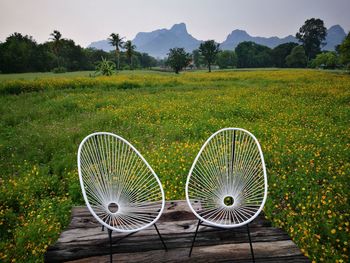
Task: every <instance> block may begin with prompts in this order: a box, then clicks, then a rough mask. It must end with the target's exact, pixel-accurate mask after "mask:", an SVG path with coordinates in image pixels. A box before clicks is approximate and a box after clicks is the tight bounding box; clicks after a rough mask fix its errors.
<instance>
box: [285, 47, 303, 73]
mask: <svg viewBox="0 0 350 263" xmlns="http://www.w3.org/2000/svg"><path fill="white" fill-rule="evenodd" d="M286 64H287V66H288V67H291V68H304V67H305V66H306V64H307V57H306V54H305V50H304V48H303V46H296V47H295V48H293V49H292V52H291V53H290V55H288V56H287V57H286Z"/></svg>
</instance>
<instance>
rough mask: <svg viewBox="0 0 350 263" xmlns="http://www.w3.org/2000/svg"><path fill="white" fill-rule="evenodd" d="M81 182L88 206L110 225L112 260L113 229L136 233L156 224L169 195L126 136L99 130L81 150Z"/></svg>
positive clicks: (103, 221) (95, 215) (79, 153)
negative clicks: (166, 194)
mask: <svg viewBox="0 0 350 263" xmlns="http://www.w3.org/2000/svg"><path fill="white" fill-rule="evenodd" d="M78 171H79V179H80V186H81V189H82V193H83V196H84V199H85V202H86V205H87V207H88V209H89V210H90V212H91V214H92V215H93V216H94V217H95V218H96V220H97V221H98V222H99V223H101V224H102V230H104V227H106V228H107V229H108V234H109V241H110V260H111V261H112V231H117V232H124V233H128V235H127V236H129V235H130V234H132V233H135V232H137V231H140V230H142V229H144V228H146V227H149V226H151V225H154V227H155V229H156V231H157V233H158V235H159V237H160V240H161V241H162V244H163V246H164V248H165V250H167V247H166V245H165V243H164V241H163V239H162V237H161V235H160V233H159V231H158V228H157V226H156V224H155V223H156V221H157V220H158V219H159V217H160V216H161V214H162V212H163V209H164V205H165V197H164V191H163V188H162V185H161V183H160V181H159V179H158V177H157V175H156V174H155V172H154V171H153V169H152V168H151V166H150V165H149V164H148V163H147V161H146V160H145V159H144V158H143V157H142V155H141V154H140V153H139V152H138V151H137V150H136V149H135V147H134V146H132V145H131V144H130V143H129V142H128V141H126V140H125V139H123V138H122V137H120V136H118V135H115V134H112V133H108V132H97V133H93V134H90V135H88V136H87V137H85V138H84V139H83V141H82V142H81V144H80V146H79V150H78Z"/></svg>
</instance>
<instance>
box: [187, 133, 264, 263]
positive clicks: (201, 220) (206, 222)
mask: <svg viewBox="0 0 350 263" xmlns="http://www.w3.org/2000/svg"><path fill="white" fill-rule="evenodd" d="M228 130H233V131H234V134H235V131H241V132H244V133H247V134H248V135H249V136H250V137H251V138H252V139H253V140H254V142H255V144H256V146H257V148H258V151H259V156H260V160H261V165H262V170H263V174H264V197H263V200H262V202H261V204H260V207H259V209H258V210H257V211H256V212H255V214H254V215H253V216H252V217H250V218H249V219H248V220H246V221H244V222H241V223H238V224H232V225H222V224H217V223H215V222H211V221H209V220H206V219H205V218H203V217H201V216H200V215H199V214H198V213H197V212H196V211H195V210H194V208H193V207H192V204H191V201H190V197H189V190H188V188H189V183H190V179H191V175H192V172H193V169H194V168H195V166H196V164H197V161H198V159H199V157H200V156H201V154H202V152H203V150H204V149H205V148H206V146H207V145H208V144H209V142H210V141H211V140H212V138H214V137H215V136H216V135H218V134H219V133H221V132H224V131H228ZM234 145H235V144H234ZM233 147H235V146H233ZM267 189H268V182H267V173H266V166H265V161H264V156H263V152H262V150H261V146H260V143H259V141H258V140H257V139H256V137H255V136H254V135H253V134H252V133H250V132H249V131H247V130H245V129H242V128H223V129H220V130H218V131H216V132H215V133H213V134H212V135H211V136H210V137H209V138H208V139H207V140H206V142H205V143H204V144H203V146H202V147H201V149H200V151H199V152H198V154H197V156H196V158H195V160H194V162H193V164H192V166H191V169H190V171H189V173H188V176H187V180H186V186H185V193H186V200H187V203H188V206H189V207H190V209H191V211H192V212H193V214H194V215H195V216H196V217H197V218H198V224H197V227H196V232H195V234H194V237H193V241H192V245H191V249H190V252H189V255H188V256H189V257H191V254H192V249H193V246H194V243H195V240H196V237H197V234H198V229H199V226H200V225H203V226H209V227H216V228H221V229H231V228H236V227H241V226H244V225H246V226H247V233H248V237H249V244H250V250H251V254H252V259H253V262H255V258H254V251H253V246H252V241H251V236H250V230H249V223H250V222H251V221H253V220H254V219H255V218H256V217H257V216H258V215H259V213H260V212H261V211H262V209H263V207H264V205H265V202H266V198H267Z"/></svg>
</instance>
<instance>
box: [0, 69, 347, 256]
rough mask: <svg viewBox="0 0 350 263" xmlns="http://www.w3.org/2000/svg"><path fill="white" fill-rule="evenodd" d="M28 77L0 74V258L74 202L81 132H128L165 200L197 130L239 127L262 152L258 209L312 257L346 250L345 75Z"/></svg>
mask: <svg viewBox="0 0 350 263" xmlns="http://www.w3.org/2000/svg"><path fill="white" fill-rule="evenodd" d="M76 74H78V75H79V74H80V73H76ZM33 76H34V75H33ZM55 77H56V75H55ZM36 78H37V77H33V78H32V80H28V81H27V80H24V81H15V80H6V81H3V82H2V83H1V85H0V91H1V90H2V91H3V92H2V93H1V92H0V93H1V94H2V95H0V134H1V136H0V170H1V172H2V175H1V179H0V260H3V261H5V262H7V261H9V262H10V261H11V260H10V259H12V258H14V259H16V260H17V261H22V262H31V261H32V262H34V261H37V260H39V261H40V260H42V255H43V253H44V252H45V250H46V248H47V246H48V245H49V244H51V243H53V242H55V240H56V238H57V237H58V235H59V232H60V231H61V230H62V229H63V227H64V226H65V225H66V224H67V223H68V221H69V216H70V207H71V206H72V205H73V204H83V200H82V196H81V194H80V188H79V182H78V175H77V167H76V153H77V148H78V145H79V143H80V142H81V140H82V139H83V138H84V137H85V136H86V135H88V134H89V133H92V132H95V131H109V132H113V133H116V134H119V135H121V136H123V137H124V138H126V139H127V140H129V141H130V142H131V143H132V144H133V145H135V146H136V148H137V149H138V150H139V151H140V152H141V154H143V156H144V157H145V158H146V159H147V160H148V161H149V163H150V165H151V166H152V167H153V168H154V170H155V172H156V173H157V174H158V176H159V177H160V180H161V181H162V184H163V186H164V189H165V193H166V198H167V199H168V200H170V199H184V184H185V180H186V176H187V173H188V171H189V169H190V166H191V164H192V162H193V160H194V158H195V155H196V154H197V152H198V151H199V149H200V147H201V145H202V144H203V143H204V142H205V140H206V139H207V137H208V136H210V134H212V133H213V132H215V131H216V130H218V129H220V128H223V127H241V128H245V129H247V130H249V131H251V132H252V133H253V134H254V135H255V136H256V137H257V139H258V140H259V141H260V143H261V146H262V149H263V152H264V155H265V161H266V165H267V171H268V180H269V194H268V200H267V203H266V206H265V209H264V210H265V213H266V215H267V217H268V218H269V219H270V220H271V221H272V222H273V223H274V224H275V225H277V226H279V227H282V228H284V229H285V230H286V231H287V232H288V233H289V235H290V236H291V237H292V239H293V240H294V241H295V242H296V243H297V244H298V246H299V247H300V248H301V249H302V251H303V253H304V254H305V255H307V256H309V257H310V258H311V259H312V260H315V261H318V262H319V261H325V262H326V261H328V262H335V261H336V260H343V262H347V261H348V254H349V253H348V251H349V243H348V242H349V241H348V240H349V227H350V226H349V208H350V205H349V174H350V173H349V172H350V164H349V160H350V153H349V152H350V151H349V148H350V144H349V141H350V131H349V128H350V127H349V119H350V107H349V106H350V76H349V75H346V74H332V73H329V72H324V71H314V70H268V71H262V70H254V71H223V72H221V71H217V72H213V73H210V74H209V73H206V72H195V73H190V72H189V73H184V74H180V75H179V76H175V75H174V74H170V73H158V72H147V71H141V72H139V71H132V72H123V73H120V74H119V75H117V76H115V77H111V78H94V79H92V78H84V77H81V75H80V76H79V78H71V77H68V76H67V77H66V78H62V79H58V78H43V79H36ZM35 79H36V80H35ZM71 86H74V88H72V87H71ZM9 87H10V88H9ZM4 91H5V92H4ZM8 91H16V92H13V93H14V95H12V94H9V93H11V92H9V93H8ZM339 262H341V261H339Z"/></svg>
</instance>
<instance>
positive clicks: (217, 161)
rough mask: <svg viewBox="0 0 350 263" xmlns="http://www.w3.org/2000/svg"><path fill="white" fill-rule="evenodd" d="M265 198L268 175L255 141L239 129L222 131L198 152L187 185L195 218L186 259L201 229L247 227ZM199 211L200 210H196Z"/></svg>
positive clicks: (251, 135)
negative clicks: (194, 228)
mask: <svg viewBox="0 0 350 263" xmlns="http://www.w3.org/2000/svg"><path fill="white" fill-rule="evenodd" d="M266 197H267V175H266V168H265V162H264V157H263V153H262V151H261V147H260V144H259V142H258V141H257V139H256V138H255V137H254V135H253V134H251V133H250V132H248V131H246V130H244V129H240V128H225V129H221V130H219V131H217V132H215V133H214V134H213V135H211V136H210V137H209V139H208V140H207V141H206V142H205V143H204V145H203V146H202V148H201V149H200V151H199V153H198V155H197V157H196V158H195V160H194V162H193V165H192V167H191V169H190V172H189V175H188V177H187V181H186V199H187V202H188V205H189V206H190V208H191V210H192V212H193V213H194V214H195V215H196V217H197V218H198V224H197V228H196V232H195V235H194V238H193V242H192V246H191V250H190V253H189V256H191V254H192V249H193V246H194V243H195V239H196V236H197V232H198V228H199V226H200V225H206V224H207V225H208V226H213V227H219V228H234V227H240V226H243V225H246V226H247V231H248V237H249V243H250V249H251V253H252V258H253V261H255V259H254V252H253V247H252V242H251V237H250V231H249V227H248V223H249V222H251V221H252V220H254V218H256V217H257V216H258V214H259V213H260V212H261V210H262V208H263V206H264V204H265V201H266ZM198 207H200V208H198Z"/></svg>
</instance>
